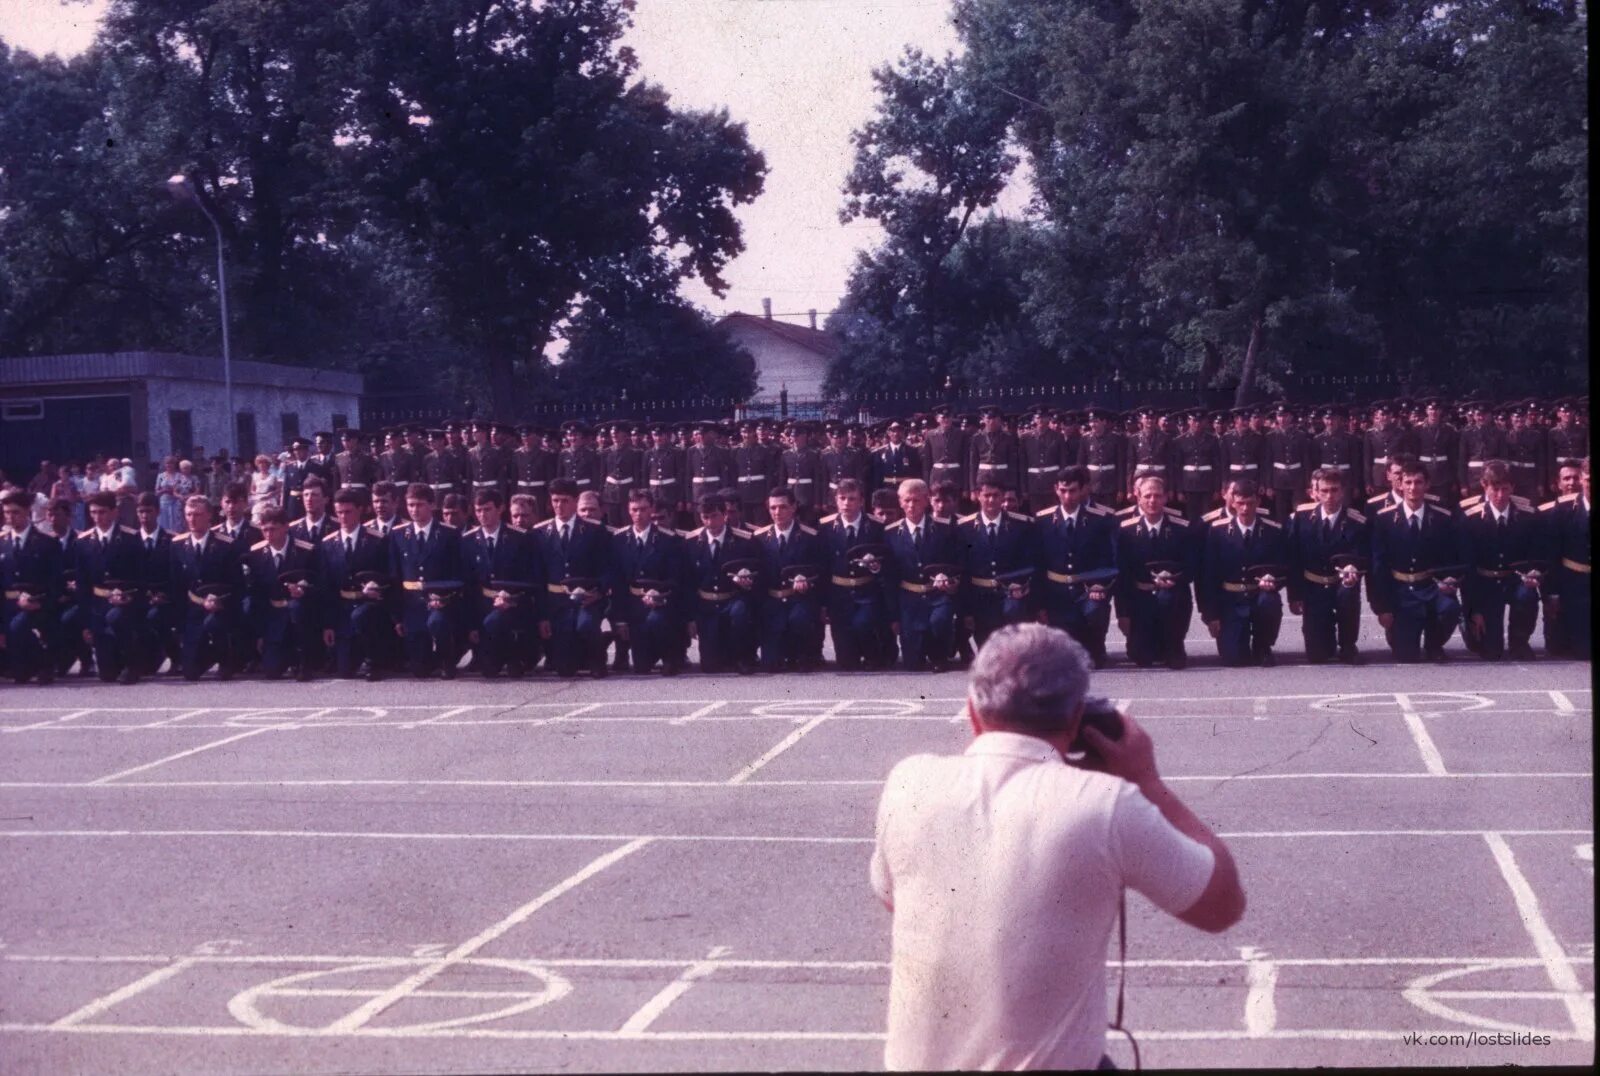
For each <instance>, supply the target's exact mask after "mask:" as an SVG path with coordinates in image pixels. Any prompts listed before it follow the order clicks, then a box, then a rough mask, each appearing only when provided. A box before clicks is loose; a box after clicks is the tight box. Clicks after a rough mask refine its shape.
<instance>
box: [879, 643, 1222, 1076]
mask: <svg viewBox="0 0 1600 1076" xmlns="http://www.w3.org/2000/svg"><path fill="white" fill-rule="evenodd" d="M1088 687H1089V659H1088V655H1087V654H1086V653H1085V652H1084V650H1083V648H1082V647H1080V646H1079V645H1078V644H1077V643H1075V642H1073V641H1072V639H1071V638H1070V637H1068V636H1067V634H1066V633H1065V632H1062V631H1059V630H1057V629H1054V628H1048V627H1045V626H1043V625H1040V624H1019V625H1015V626H1011V627H1006V628H1003V629H1001V630H999V631H996V632H995V633H994V634H993V635H991V636H990V637H989V639H988V641H987V642H986V643H985V644H984V646H983V649H982V650H981V651H980V652H979V653H978V656H977V660H976V661H975V662H974V663H973V666H972V679H971V687H970V691H969V695H968V699H967V710H968V714H969V716H970V718H971V721H972V729H973V732H974V733H975V734H976V737H977V738H976V739H975V740H974V741H973V743H972V745H971V746H970V747H969V748H968V749H967V751H966V752H965V753H964V754H962V755H958V756H954V757H942V756H934V755H916V756H913V757H911V758H908V759H906V760H905V761H903V762H901V763H900V764H899V765H898V766H896V767H895V768H894V770H893V772H891V773H890V775H889V779H888V782H887V784H886V785H885V788H884V793H883V799H882V801H881V802H880V803H879V806H878V827H877V847H876V849H875V850H874V853H873V857H872V870H871V875H872V886H873V888H874V889H875V890H876V891H877V893H878V896H879V897H880V898H881V899H882V900H883V902H884V904H885V905H886V906H888V908H889V910H890V911H891V912H892V913H893V915H894V928H893V958H892V962H891V969H892V970H891V975H890V986H889V1033H888V1042H887V1044H886V1046H885V1049H884V1062H885V1064H886V1065H887V1067H889V1068H891V1069H1019V1068H1062V1069H1071V1068H1076V1069H1083V1068H1094V1067H1096V1066H1097V1065H1103V1066H1104V1067H1110V1062H1109V1060H1106V1058H1105V1031H1106V984H1105V961H1106V946H1107V943H1108V942H1109V941H1110V937H1111V929H1112V926H1113V925H1114V924H1115V922H1116V918H1117V909H1118V905H1119V900H1120V896H1121V891H1122V888H1123V887H1124V886H1131V887H1132V888H1134V889H1136V890H1138V891H1139V892H1141V893H1143V894H1144V895H1145V896H1146V897H1148V898H1149V899H1150V900H1151V901H1152V902H1153V903H1154V904H1155V905H1156V906H1157V907H1160V908H1161V909H1163V910H1165V911H1166V912H1168V913H1170V914H1172V915H1174V916H1176V917H1177V918H1179V919H1181V920H1183V921H1184V922H1186V923H1188V924H1190V925H1191V926H1195V927H1198V928H1199V929H1201V930H1206V931H1211V932H1220V931H1223V930H1226V929H1227V928H1228V927H1230V926H1232V925H1233V924H1234V923H1236V922H1238V920H1239V918H1240V916H1242V915H1243V914H1244V903H1245V901H1244V891H1243V889H1242V888H1241V886H1240V884H1239V874H1238V871H1237V869H1236V868H1235V866H1234V863H1233V857H1232V856H1231V855H1230V854H1229V852H1228V849H1227V846H1226V845H1224V844H1223V843H1222V841H1221V840H1219V839H1218V838H1217V836H1216V835H1215V834H1214V833H1212V832H1211V830H1210V829H1208V828H1207V827H1206V825H1205V824H1204V823H1203V822H1201V821H1200V820H1199V819H1198V818H1196V817H1195V816H1194V814H1193V813H1192V812H1190V810H1189V809H1188V808H1187V807H1185V806H1184V805H1183V804H1182V803H1181V802H1179V800H1178V798H1177V797H1176V796H1175V795H1173V794H1172V792H1171V791H1170V790H1169V789H1168V788H1167V787H1166V786H1165V785H1164V784H1163V783H1162V781H1161V778H1160V776H1159V775H1158V773H1157V771H1156V764H1155V751H1154V747H1153V745H1152V743H1151V740H1150V737H1149V735H1148V734H1147V733H1146V732H1145V731H1144V730H1143V729H1142V728H1140V727H1139V725H1138V724H1137V723H1135V722H1134V721H1133V720H1132V719H1131V718H1130V717H1128V716H1127V715H1126V714H1124V715H1121V716H1122V734H1121V736H1120V737H1119V738H1117V739H1115V740H1110V739H1107V738H1106V737H1104V736H1103V735H1101V734H1100V733H1099V732H1098V731H1097V730H1096V729H1094V728H1087V729H1085V730H1084V739H1085V741H1086V742H1087V745H1088V748H1089V752H1090V753H1089V754H1087V755H1085V756H1082V757H1081V758H1075V759H1074V761H1072V762H1070V763H1069V762H1068V760H1067V755H1068V753H1069V751H1071V750H1072V744H1073V741H1074V739H1075V738H1076V737H1077V735H1078V731H1079V725H1080V723H1081V722H1080V719H1081V717H1082V714H1083V709H1084V698H1085V695H1086V693H1087V691H1088ZM1095 771H1099V772H1095Z"/></svg>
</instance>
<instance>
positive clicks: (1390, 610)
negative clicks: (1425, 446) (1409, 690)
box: [1367, 461, 1461, 663]
mask: <svg viewBox="0 0 1600 1076" xmlns="http://www.w3.org/2000/svg"><path fill="white" fill-rule="evenodd" d="M1427 492H1428V471H1427V464H1424V463H1422V462H1421V461H1413V462H1407V463H1406V465H1405V470H1404V473H1403V475H1402V476H1401V479H1400V493H1401V496H1402V497H1403V498H1404V500H1402V501H1401V503H1400V504H1397V505H1390V506H1389V507H1387V508H1384V509H1382V510H1381V511H1380V512H1379V513H1378V515H1377V518H1376V519H1375V520H1374V522H1373V529H1372V574H1371V576H1370V577H1369V578H1368V580H1367V597H1368V599H1369V600H1370V601H1371V603H1372V608H1373V611H1374V612H1376V613H1377V614H1378V620H1379V622H1380V623H1381V624H1382V625H1383V627H1384V630H1385V631H1387V632H1388V634H1389V646H1390V648H1391V649H1392V650H1393V651H1394V656H1395V659H1396V660H1398V661H1403V662H1411V663H1414V662H1418V661H1421V660H1422V659H1423V657H1424V656H1426V658H1427V659H1428V660H1429V661H1443V660H1444V647H1445V644H1446V643H1447V642H1449V641H1450V636H1451V635H1453V634H1455V630H1456V624H1457V623H1458V622H1459V621H1460V619H1461V601H1460V598H1459V596H1458V594H1457V587H1458V586H1459V583H1460V565H1459V561H1460V557H1461V550H1460V544H1459V534H1458V529H1457V527H1456V522H1455V518H1454V513H1452V512H1451V511H1450V510H1449V509H1447V508H1441V507H1439V506H1438V505H1437V504H1434V503H1431V502H1430V501H1428V499H1427Z"/></svg>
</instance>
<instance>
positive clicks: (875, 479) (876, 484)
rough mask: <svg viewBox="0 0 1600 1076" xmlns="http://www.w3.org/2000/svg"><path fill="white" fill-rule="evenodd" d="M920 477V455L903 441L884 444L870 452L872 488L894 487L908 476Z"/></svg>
mask: <svg viewBox="0 0 1600 1076" xmlns="http://www.w3.org/2000/svg"><path fill="white" fill-rule="evenodd" d="M921 477H922V456H921V454H919V453H918V452H917V450H916V449H915V448H912V447H911V446H910V445H908V444H906V443H905V442H903V441H902V442H901V443H900V444H898V445H895V444H885V445H883V446H882V447H880V448H879V449H878V450H877V451H876V452H874V453H873V454H872V487H871V488H872V489H895V488H897V487H898V486H899V485H900V483H901V482H903V481H905V480H906V479H908V478H921ZM868 492H869V495H870V490H869V491H868Z"/></svg>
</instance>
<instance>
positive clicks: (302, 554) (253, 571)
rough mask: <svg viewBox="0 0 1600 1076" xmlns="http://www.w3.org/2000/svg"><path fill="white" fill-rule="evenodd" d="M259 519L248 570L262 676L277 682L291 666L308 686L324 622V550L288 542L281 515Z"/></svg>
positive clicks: (267, 511) (272, 512)
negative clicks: (258, 539) (257, 534)
mask: <svg viewBox="0 0 1600 1076" xmlns="http://www.w3.org/2000/svg"><path fill="white" fill-rule="evenodd" d="M259 519H260V524H261V527H260V529H261V533H262V535H263V537H262V539H261V541H259V542H257V543H256V544H255V545H253V546H251V547H250V549H249V551H248V552H247V553H246V554H245V558H244V566H245V576H246V582H247V586H248V587H249V592H250V617H251V619H252V620H253V621H254V622H255V623H254V625H253V627H252V629H251V635H252V636H253V637H254V639H255V641H256V647H257V649H258V651H259V654H260V657H261V675H262V676H265V677H266V678H267V679H268V680H277V679H279V678H281V677H282V676H283V674H284V673H285V672H286V671H288V668H289V666H291V665H293V666H294V667H295V679H297V680H300V681H302V682H304V681H307V680H310V679H311V677H312V672H313V665H314V664H315V662H316V660H317V657H318V655H319V652H320V642H321V636H322V626H323V622H324V620H325V607H326V595H325V593H324V592H323V590H322V587H321V585H320V584H321V576H322V564H321V554H320V550H319V549H318V547H317V544H314V543H312V542H308V541H306V540H305V539H304V538H290V537H289V517H288V515H287V513H285V512H284V510H283V509H281V508H263V509H262V510H261V512H260V516H259ZM285 575H289V576H290V580H288V581H286V580H285V579H284V578H283V577H284V576H285Z"/></svg>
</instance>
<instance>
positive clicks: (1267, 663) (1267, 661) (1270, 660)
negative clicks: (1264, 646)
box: [1256, 650, 1278, 669]
mask: <svg viewBox="0 0 1600 1076" xmlns="http://www.w3.org/2000/svg"><path fill="white" fill-rule="evenodd" d="M1256 664H1257V665H1260V666H1261V667H1262V668H1263V669H1270V668H1272V667H1273V666H1275V665H1277V664H1278V659H1277V658H1275V657H1273V656H1272V651H1271V650H1263V651H1261V653H1259V654H1257V655H1256Z"/></svg>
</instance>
